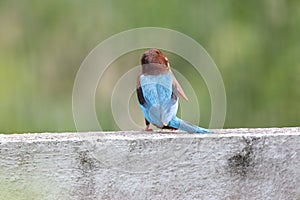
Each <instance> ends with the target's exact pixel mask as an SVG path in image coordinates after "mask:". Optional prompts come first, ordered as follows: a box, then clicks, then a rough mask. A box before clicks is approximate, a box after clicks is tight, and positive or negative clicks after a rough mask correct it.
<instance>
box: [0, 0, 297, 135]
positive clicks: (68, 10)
mask: <svg viewBox="0 0 300 200" xmlns="http://www.w3.org/2000/svg"><path fill="white" fill-rule="evenodd" d="M299 24H300V2H299V1H272V0H267V1H258V0H254V1H236V0H229V1H218V2H217V1H209V0H202V1H132V0H130V1H120V0H116V1H80V0H76V1H68V0H63V1H58V0H44V1H36V0H31V1H30V0H24V1H17V0H12V1H5V0H2V1H0V27H1V29H0V95H1V96H0V132H5V133H12V132H40V131H41V132H42V131H75V126H74V124H73V118H72V87H73V82H74V79H75V76H76V72H77V70H78V68H79V66H80V64H81V62H82V61H83V59H84V58H85V57H86V55H87V54H88V53H89V51H90V50H92V49H93V48H94V47H95V46H96V45H97V44H98V43H99V42H101V41H103V40H104V39H106V38H108V37H109V36H111V35H113V34H116V33H118V32H121V31H124V30H127V29H131V28H136V27H144V26H157V27H166V28H170V29H174V30H177V31H180V32H183V33H185V34H186V35H188V36H190V37H192V38H194V39H195V40H196V41H198V42H199V43H200V44H202V45H203V46H204V47H205V49H206V50H207V51H208V52H209V54H210V55H211V56H212V58H213V59H214V61H215V62H216V64H217V66H218V67H219V70H220V72H221V74H222V76H223V79H224V83H225V87H226V93H227V120H226V124H225V126H226V127H268V126H299V119H300V112H299V111H300V104H299V99H300V90H299V88H298V87H299V85H300V78H299V77H300V64H299V61H298V57H299V55H298V54H299V52H300V40H299V33H300V26H299ZM138 53H139V54H136V55H138V56H139V55H140V53H141V52H138ZM130 59H134V61H126V63H127V64H128V65H127V66H135V65H136V64H137V63H138V62H139V57H134V56H131V57H130ZM135 59H137V60H135ZM174 60H175V61H174V62H172V60H170V61H171V62H172V63H173V64H172V65H174V66H178V64H179V63H182V61H180V60H178V63H176V62H177V61H176V59H174ZM127 70H128V68H127ZM178 70H179V68H178ZM180 71H181V72H182V73H185V74H187V75H186V76H189V77H190V79H191V82H192V83H193V82H195V81H196V80H193V76H192V75H189V74H191V71H190V69H188V68H184V69H180ZM125 72H126V71H125ZM122 73H124V69H121V67H120V66H119V67H116V69H115V73H114V75H115V74H118V75H117V76H121V75H122ZM111 79H112V80H117V77H115V76H114V77H112V78H111ZM108 88H109V87H108ZM204 89H205V87H204ZM107 91H108V90H107ZM99 95H102V96H105V95H110V93H109V92H108V93H105V92H103V93H101V94H99ZM197 95H200V96H201V94H197ZM201 98H202V97H201ZM109 101H110V100H109V98H106V100H103V102H101V103H99V105H97V106H98V107H99V108H98V109H99V110H100V111H99V112H100V113H99V117H101V116H106V117H104V118H105V120H104V124H105V127H104V129H110V130H111V129H117V127H116V125H115V124H114V122H113V118H112V116H111V113H110V108H107V105H109V103H107V102H109ZM203 102H205V103H207V105H210V104H209V97H207V99H206V97H204V101H203ZM203 102H202V103H203ZM202 103H200V104H201V106H203V105H202ZM202 110H204V113H201V115H204V116H205V115H207V116H209V112H210V110H209V108H203V109H202ZM208 122H209V117H208V118H207V119H204V121H203V123H204V124H203V125H204V126H207V125H208Z"/></svg>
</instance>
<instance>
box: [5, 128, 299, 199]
mask: <svg viewBox="0 0 300 200" xmlns="http://www.w3.org/2000/svg"><path fill="white" fill-rule="evenodd" d="M0 194H1V195H0V199H14V200H15V199H51V200H53V199H300V128H270V129H223V130H215V131H214V133H213V134H208V135H198V134H186V133H182V132H154V133H149V132H99V133H95V132H92V133H42V134H22V135H18V134H13V135H0Z"/></svg>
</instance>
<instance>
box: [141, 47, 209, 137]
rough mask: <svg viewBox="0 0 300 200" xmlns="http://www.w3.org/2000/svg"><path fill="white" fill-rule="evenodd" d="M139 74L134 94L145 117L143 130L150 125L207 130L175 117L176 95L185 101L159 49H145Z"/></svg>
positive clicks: (184, 96)
mask: <svg viewBox="0 0 300 200" xmlns="http://www.w3.org/2000/svg"><path fill="white" fill-rule="evenodd" d="M141 63H142V73H141V74H140V75H139V76H138V79H137V89H136V90H137V96H138V100H139V103H140V107H141V109H142V112H143V114H144V117H145V122H146V129H145V130H146V131H150V130H151V129H150V128H149V126H150V124H153V125H155V126H156V127H158V128H162V129H175V130H182V131H186V132H189V133H208V132H209V131H208V130H207V129H205V128H201V127H198V126H195V125H193V124H190V123H188V122H186V121H184V120H182V119H180V118H178V117H177V116H176V113H177V110H178V94H180V95H181V96H182V97H183V98H184V99H185V100H188V99H187V97H186V95H185V94H184V92H183V90H182V88H181V86H180V85H179V83H178V81H177V80H176V78H175V76H174V74H173V73H172V71H171V68H170V64H169V61H168V59H167V57H166V56H165V55H164V54H163V53H162V52H161V51H160V50H158V49H150V50H148V51H146V52H145V53H144V54H143V56H142V59H141Z"/></svg>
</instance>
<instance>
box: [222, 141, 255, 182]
mask: <svg viewBox="0 0 300 200" xmlns="http://www.w3.org/2000/svg"><path fill="white" fill-rule="evenodd" d="M243 140H244V143H245V147H244V148H243V149H242V150H241V151H239V152H237V153H236V154H234V155H233V156H231V157H230V158H229V159H228V166H229V171H230V172H231V173H232V174H236V175H240V176H243V177H245V176H247V175H248V174H249V172H251V171H252V169H253V168H254V166H255V162H254V150H253V149H254V148H253V147H254V144H255V143H256V141H257V140H258V138H255V137H243Z"/></svg>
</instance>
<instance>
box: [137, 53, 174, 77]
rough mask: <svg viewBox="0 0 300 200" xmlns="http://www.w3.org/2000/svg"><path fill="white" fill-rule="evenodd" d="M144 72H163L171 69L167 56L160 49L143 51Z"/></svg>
mask: <svg viewBox="0 0 300 200" xmlns="http://www.w3.org/2000/svg"><path fill="white" fill-rule="evenodd" d="M141 63H142V68H143V70H142V73H145V74H163V73H166V72H168V71H169V70H170V65H169V61H168V59H167V57H166V56H165V55H164V54H163V53H162V52H161V51H160V50H158V49H149V50H148V51H146V52H144V53H143V56H142V59H141Z"/></svg>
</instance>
